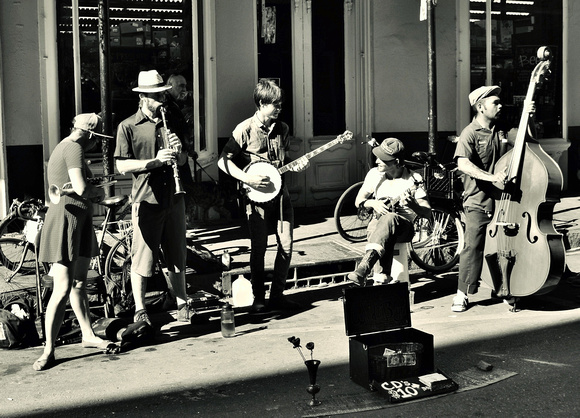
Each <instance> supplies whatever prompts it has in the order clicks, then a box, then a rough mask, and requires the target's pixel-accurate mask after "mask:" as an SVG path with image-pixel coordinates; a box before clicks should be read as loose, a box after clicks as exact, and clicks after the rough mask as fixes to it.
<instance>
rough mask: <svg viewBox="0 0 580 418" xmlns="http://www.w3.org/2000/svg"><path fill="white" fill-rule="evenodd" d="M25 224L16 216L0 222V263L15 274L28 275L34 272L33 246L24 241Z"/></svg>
mask: <svg viewBox="0 0 580 418" xmlns="http://www.w3.org/2000/svg"><path fill="white" fill-rule="evenodd" d="M26 222H27V220H25V219H21V218H19V217H18V216H16V215H10V216H8V217H7V218H4V219H3V220H2V222H0V240H1V244H0V263H2V265H3V266H4V267H6V268H7V269H9V270H11V271H15V272H16V273H19V272H20V273H30V272H31V271H33V270H34V248H33V244H31V243H28V242H27V241H26V231H25V227H26ZM20 261H22V265H20Z"/></svg>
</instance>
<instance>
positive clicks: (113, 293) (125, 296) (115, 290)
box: [104, 237, 134, 316]
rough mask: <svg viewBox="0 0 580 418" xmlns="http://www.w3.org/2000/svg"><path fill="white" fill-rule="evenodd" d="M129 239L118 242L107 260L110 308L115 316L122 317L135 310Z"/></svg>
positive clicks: (106, 271)
mask: <svg viewBox="0 0 580 418" xmlns="http://www.w3.org/2000/svg"><path fill="white" fill-rule="evenodd" d="M128 242H129V241H128V240H127V237H125V238H123V239H122V240H120V241H119V242H117V243H116V244H115V245H114V246H113V247H112V248H111V250H110V251H109V253H108V254H107V258H106V259H105V270H104V273H105V286H106V288H107V298H108V304H109V307H110V308H111V307H112V309H113V310H114V314H115V316H122V315H123V314H124V313H127V312H130V311H131V309H132V308H133V304H134V303H133V292H132V290H131V251H130V247H129V244H128Z"/></svg>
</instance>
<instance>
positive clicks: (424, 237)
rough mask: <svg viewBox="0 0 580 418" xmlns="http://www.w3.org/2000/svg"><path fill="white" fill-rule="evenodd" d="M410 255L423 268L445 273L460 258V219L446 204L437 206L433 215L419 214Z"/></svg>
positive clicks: (461, 244) (461, 235)
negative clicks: (426, 216) (421, 216)
mask: <svg viewBox="0 0 580 418" xmlns="http://www.w3.org/2000/svg"><path fill="white" fill-rule="evenodd" d="M414 227H415V236H414V237H413V240H412V241H411V243H410V255H411V258H412V259H413V261H414V262H415V264H417V265H418V266H419V267H420V268H422V269H424V270H426V271H429V272H433V273H442V272H445V271H448V270H450V269H451V268H453V267H454V266H455V265H456V264H457V262H458V261H459V253H460V252H461V249H462V248H463V243H464V235H463V225H462V224H461V219H460V218H459V217H458V216H456V215H455V214H453V213H451V212H450V211H448V210H447V209H445V208H442V207H434V208H433V209H432V212H431V217H430V218H428V219H427V218H419V217H417V218H416V219H415V222H414Z"/></svg>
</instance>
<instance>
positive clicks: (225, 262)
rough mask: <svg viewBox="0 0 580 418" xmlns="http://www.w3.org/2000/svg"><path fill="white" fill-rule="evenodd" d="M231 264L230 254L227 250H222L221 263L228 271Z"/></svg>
mask: <svg viewBox="0 0 580 418" xmlns="http://www.w3.org/2000/svg"><path fill="white" fill-rule="evenodd" d="M231 264H232V256H231V255H230V253H229V252H228V250H224V252H223V254H222V265H223V267H224V270H225V271H228V270H229V269H230V267H231Z"/></svg>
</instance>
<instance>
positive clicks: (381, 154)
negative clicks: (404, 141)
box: [373, 147, 399, 161]
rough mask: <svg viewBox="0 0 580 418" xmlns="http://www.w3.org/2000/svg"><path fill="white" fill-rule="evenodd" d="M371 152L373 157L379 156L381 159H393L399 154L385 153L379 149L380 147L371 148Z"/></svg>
mask: <svg viewBox="0 0 580 418" xmlns="http://www.w3.org/2000/svg"><path fill="white" fill-rule="evenodd" d="M373 154H375V157H377V158H379V159H380V160H382V161H393V160H396V159H397V158H399V155H397V154H395V155H390V154H387V153H386V152H385V151H383V150H382V149H381V147H376V148H373Z"/></svg>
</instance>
